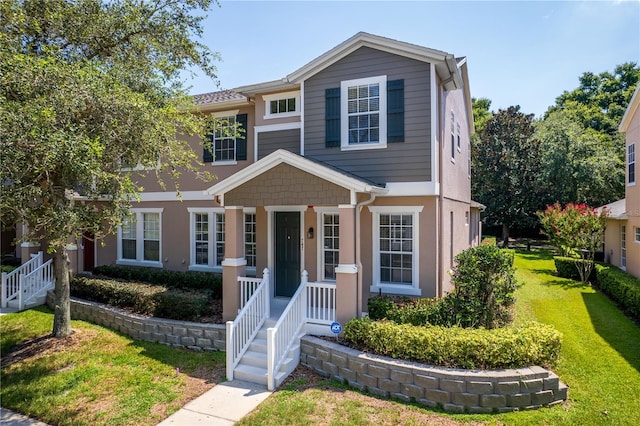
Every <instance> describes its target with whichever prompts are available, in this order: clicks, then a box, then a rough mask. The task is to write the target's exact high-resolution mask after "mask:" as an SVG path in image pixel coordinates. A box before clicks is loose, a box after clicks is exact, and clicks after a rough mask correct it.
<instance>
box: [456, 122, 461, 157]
mask: <svg viewBox="0 0 640 426" xmlns="http://www.w3.org/2000/svg"><path fill="white" fill-rule="evenodd" d="M456 146H457V148H458V152H460V150H461V149H462V147H461V146H460V123H456Z"/></svg>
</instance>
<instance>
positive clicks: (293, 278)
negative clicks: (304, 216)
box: [274, 212, 301, 297]
mask: <svg viewBox="0 0 640 426" xmlns="http://www.w3.org/2000/svg"><path fill="white" fill-rule="evenodd" d="M274 214H275V232H274V234H275V235H274V237H275V238H274V242H275V247H274V253H275V259H274V266H275V267H274V269H275V271H274V273H275V281H274V282H275V295H276V297H291V296H293V294H294V293H295V292H296V290H297V289H298V285H299V284H300V273H301V264H300V213H299V212H275V213H274Z"/></svg>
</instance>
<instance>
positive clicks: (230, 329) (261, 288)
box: [227, 268, 270, 380]
mask: <svg viewBox="0 0 640 426" xmlns="http://www.w3.org/2000/svg"><path fill="white" fill-rule="evenodd" d="M262 273H263V275H262V280H261V282H260V284H259V285H258V287H256V288H255V290H254V291H253V294H252V295H251V296H250V297H249V299H248V300H247V303H246V304H245V305H244V307H243V308H242V309H241V310H240V312H239V313H238V316H237V317H236V319H235V320H233V321H227V380H233V370H234V369H235V368H236V366H237V365H238V363H239V362H240V359H241V358H242V355H244V353H245V352H246V351H247V349H248V348H249V345H250V344H251V342H252V341H253V338H254V337H255V336H256V335H257V334H258V331H259V330H260V327H262V325H263V324H264V323H265V321H266V320H267V319H268V318H269V310H270V305H269V294H270V293H269V270H268V269H267V268H265V269H264V271H263V272H262ZM239 279H240V278H239Z"/></svg>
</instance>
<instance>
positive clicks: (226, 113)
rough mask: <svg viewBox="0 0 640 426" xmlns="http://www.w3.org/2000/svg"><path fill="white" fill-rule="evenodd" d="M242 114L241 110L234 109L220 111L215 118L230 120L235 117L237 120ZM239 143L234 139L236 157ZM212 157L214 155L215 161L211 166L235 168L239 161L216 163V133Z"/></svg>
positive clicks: (214, 115) (215, 114)
mask: <svg viewBox="0 0 640 426" xmlns="http://www.w3.org/2000/svg"><path fill="white" fill-rule="evenodd" d="M239 112H240V110H239V109H233V110H228V111H218V112H214V113H213V114H212V115H213V118H214V119H216V118H228V117H233V118H234V119H235V118H236V116H237V115H238V113H239ZM245 131H247V129H245ZM245 135H246V133H245ZM245 137H246V136H245ZM237 143H238V138H234V148H233V149H234V157H235V156H236V155H237V154H238V152H237V151H238V146H237V145H236V144H237ZM211 149H212V151H213V152H212V153H211V154H212V155H213V161H211V162H210V163H209V164H211V165H212V166H235V165H236V164H238V161H237V160H225V161H216V147H215V133H214V137H213V138H212V146H211Z"/></svg>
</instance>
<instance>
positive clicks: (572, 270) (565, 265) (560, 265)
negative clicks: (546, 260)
mask: <svg viewBox="0 0 640 426" xmlns="http://www.w3.org/2000/svg"><path fill="white" fill-rule="evenodd" d="M553 262H554V263H555V265H556V271H558V276H559V277H562V278H569V279H571V280H574V281H581V278H580V272H579V271H578V266H577V265H578V264H579V263H583V262H588V261H587V260H583V259H576V258H573V257H564V256H553ZM595 277H596V273H595V269H592V270H591V274H590V275H589V278H588V281H591V282H593V281H594V280H595Z"/></svg>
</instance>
